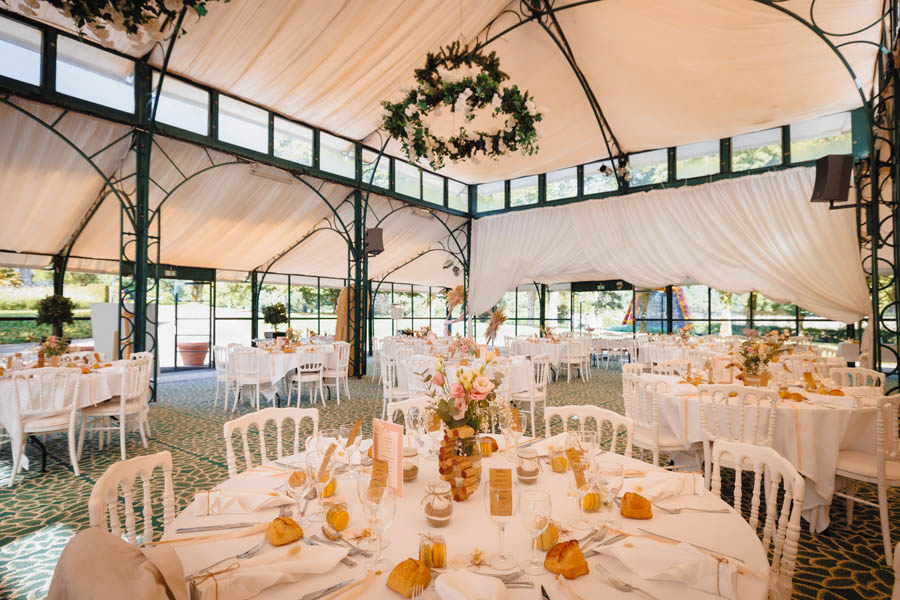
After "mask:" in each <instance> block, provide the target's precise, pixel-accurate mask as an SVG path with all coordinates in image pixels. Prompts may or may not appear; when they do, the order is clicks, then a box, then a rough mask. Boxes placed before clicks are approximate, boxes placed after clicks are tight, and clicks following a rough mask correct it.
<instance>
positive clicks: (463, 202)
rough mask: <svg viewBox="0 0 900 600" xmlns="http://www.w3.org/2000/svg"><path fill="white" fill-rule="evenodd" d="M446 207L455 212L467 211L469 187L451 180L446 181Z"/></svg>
mask: <svg viewBox="0 0 900 600" xmlns="http://www.w3.org/2000/svg"><path fill="white" fill-rule="evenodd" d="M447 206H449V207H450V208H455V209H456V210H466V211H467V210H469V186H467V185H466V184H464V183H460V182H458V181H453V180H452V179H451V180H450V181H448V182H447Z"/></svg>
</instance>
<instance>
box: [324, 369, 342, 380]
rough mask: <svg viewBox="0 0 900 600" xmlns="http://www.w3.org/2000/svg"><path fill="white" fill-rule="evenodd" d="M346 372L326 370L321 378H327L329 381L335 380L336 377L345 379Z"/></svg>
mask: <svg viewBox="0 0 900 600" xmlns="http://www.w3.org/2000/svg"><path fill="white" fill-rule="evenodd" d="M346 376H347V371H338V370H336V369H326V370H325V373H324V374H323V377H328V378H330V379H336V378H338V377H346Z"/></svg>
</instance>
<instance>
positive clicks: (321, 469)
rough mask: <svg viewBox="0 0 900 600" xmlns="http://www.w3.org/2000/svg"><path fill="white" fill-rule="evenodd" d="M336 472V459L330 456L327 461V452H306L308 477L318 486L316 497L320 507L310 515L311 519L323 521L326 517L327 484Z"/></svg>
mask: <svg viewBox="0 0 900 600" xmlns="http://www.w3.org/2000/svg"><path fill="white" fill-rule="evenodd" d="M333 472H334V460H333V458H331V457H329V459H328V462H327V463H326V462H325V452H322V453H312V452H308V453H307V454H306V473H307V477H308V479H309V480H310V481H311V482H312V484H313V485H314V486H315V488H316V498H317V499H318V501H319V507H318V509H317V510H316V512H315V513H313V514H312V516H310V518H309V520H310V521H313V522H318V521H322V520H324V518H325V514H324V513H325V503H324V499H325V496H324V494H325V486H327V485H328V482H329V481H331V476H332V474H333Z"/></svg>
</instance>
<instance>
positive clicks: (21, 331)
mask: <svg viewBox="0 0 900 600" xmlns="http://www.w3.org/2000/svg"><path fill="white" fill-rule="evenodd" d="M35 314H36V311H33V310H0V317H25V318H26V319H25V320H21V321H5V320H4V321H0V344H22V343H27V342H40V341H41V338H42V337H46V336H48V335H50V334H51V333H52V330H51V328H50V326H49V325H38V324H36V323H35V322H34V321H33V320H28V319H27V317H34V316H35ZM90 315H91V311H90V309H76V310H75V316H76V317H90ZM63 334H65V335H67V336H69V337H70V338H72V339H80V338H89V337H92V335H91V321H90V320H86V321H75V324H74V325H66V326H65V327H64V328H63Z"/></svg>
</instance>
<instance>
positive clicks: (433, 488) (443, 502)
mask: <svg viewBox="0 0 900 600" xmlns="http://www.w3.org/2000/svg"><path fill="white" fill-rule="evenodd" d="M422 502H423V504H424V505H425V519H426V520H427V521H428V524H429V525H431V526H432V527H444V526H445V525H447V524H448V523H449V522H450V517H451V516H452V515H453V493H452V489H451V488H450V483H449V482H447V481H444V480H443V479H440V480H435V481H429V482H428V484H427V485H426V487H425V498H424V499H423V500H422Z"/></svg>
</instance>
